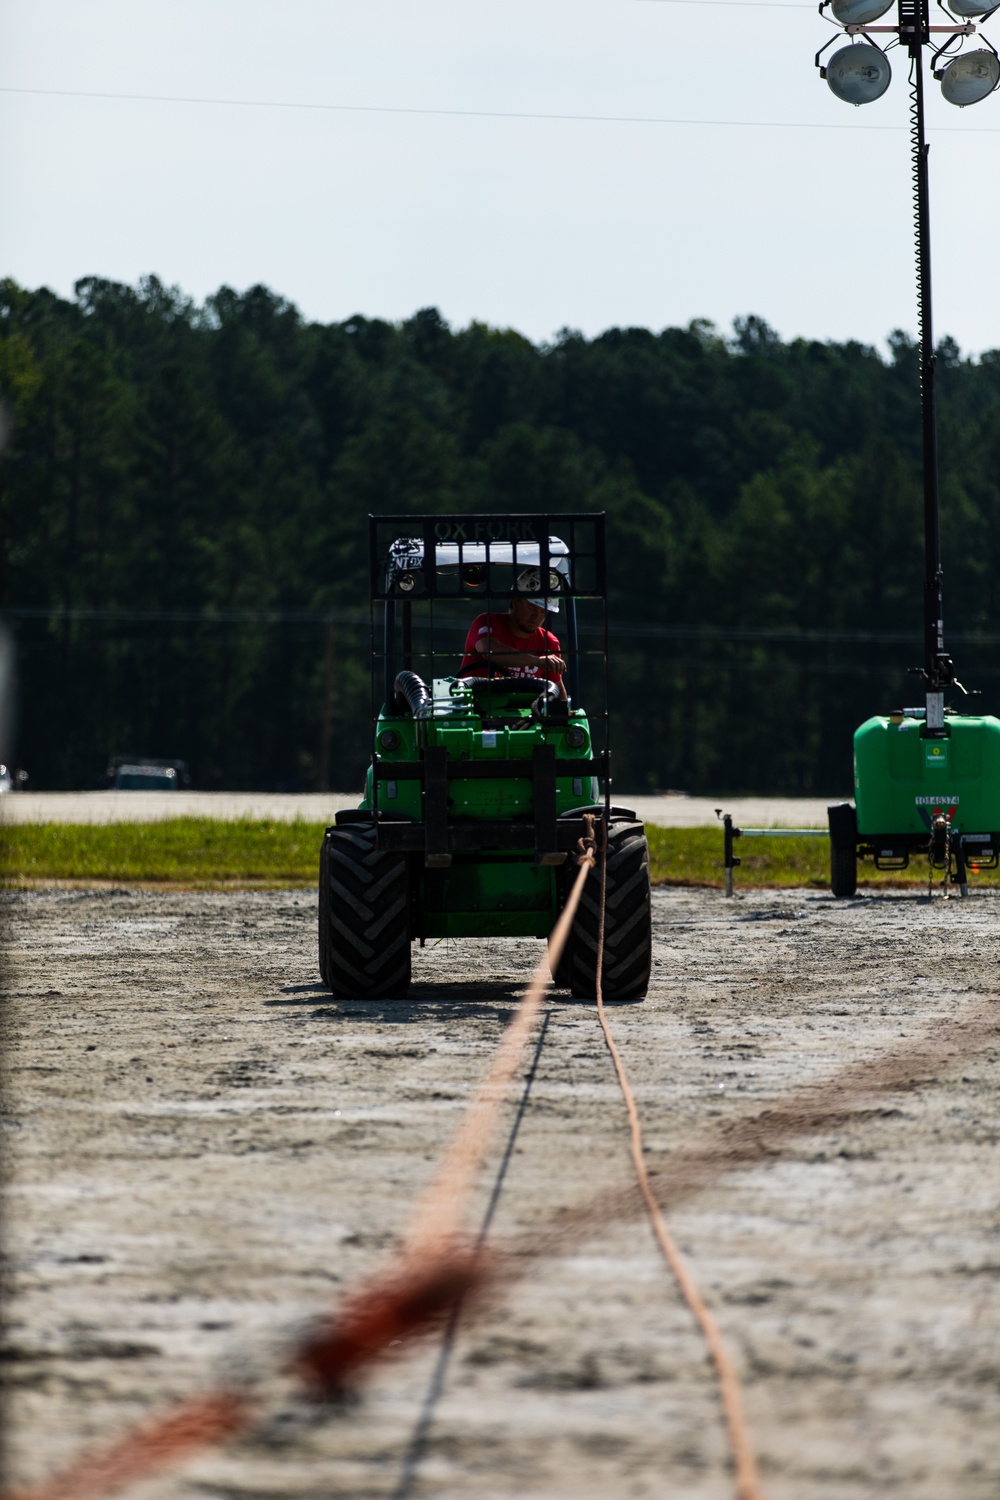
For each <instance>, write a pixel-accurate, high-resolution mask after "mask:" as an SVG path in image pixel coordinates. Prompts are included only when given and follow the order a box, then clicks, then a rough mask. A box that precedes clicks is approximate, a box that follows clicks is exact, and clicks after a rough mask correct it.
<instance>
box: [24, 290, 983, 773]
mask: <svg viewBox="0 0 1000 1500" xmlns="http://www.w3.org/2000/svg"><path fill="white" fill-rule="evenodd" d="M75 291H76V295H75V300H73V301H67V300H64V299H61V298H59V297H57V296H55V295H53V294H52V293H51V292H49V291H47V290H44V289H42V290H38V291H28V290H25V289H23V288H21V287H19V286H18V285H16V284H15V283H13V282H11V281H6V282H2V283H0V402H2V424H3V433H4V438H5V451H4V454H3V457H2V460H0V462H2V477H0V507H2V523H0V536H2V558H0V570H2V571H0V612H2V613H3V615H4V617H5V618H6V619H7V621H8V624H9V626H10V629H11V630H12V632H13V634H14V637H15V641H16V644H17V651H18V663H19V665H18V671H19V678H20V704H21V709H20V738H19V746H18V760H19V762H20V763H21V764H22V765H24V766H25V767H26V768H27V769H28V771H29V773H30V775H31V783H30V784H31V785H32V786H33V787H35V788H38V789H42V788H55V787H85V786H97V785H100V784H101V782H102V775H103V770H104V766H105V763H106V761H107V758H108V756H109V755H111V754H114V753H130V754H145V755H158V756H179V757H183V758H184V759H185V760H186V761H187V762H188V764H189V766H190V768H191V773H192V779H193V784H194V785H195V786H197V787H201V788H212V787H227V788H255V789H267V788H278V787H287V788H296V789H303V790H308V789H315V788H323V787H336V788H343V787H350V786H353V785H356V784H357V783H358V782H359V779H360V775H361V771H362V767H363V765H364V762H365V760H366V756H367V737H368V733H369V727H368V726H369V695H368V660H369V632H368V605H367V576H366V554H365V549H366V544H367V528H366V516H367V515H368V513H370V512H373V513H380V512H381V513H388V512H407V513H409V512H413V513H416V512H422V511H433V512H438V511H441V512H446V511H508V512H510V511H513V512H537V511H581V510H596V511H604V512H606V513H607V517H608V545H609V569H610V579H611V601H610V608H611V616H612V621H613V630H612V651H613V662H612V669H613V684H614V694H613V699H612V709H613V719H614V749H615V760H616V765H617V772H618V775H617V784H618V787H619V790H621V791H627V790H633V791H639V790H646V789H650V788H654V787H664V788H666V787H669V788H677V789H684V790H687V791H691V792H707V791H711V792H720V793H721V792H730V793H732V792H735V791H738V790H751V789H752V790H758V791H766V790H771V791H786V792H807V791H810V792H816V793H820V794H825V793H842V792H844V791H846V790H847V789H848V788H849V786H850V745H851V733H852V730H853V728H854V726H855V725H856V724H857V723H858V722H860V720H861V719H863V718H865V717H866V716H867V715H868V714H870V713H873V712H878V711H880V710H885V709H887V708H889V707H891V706H893V705H897V704H901V703H902V702H903V701H904V700H905V701H906V702H911V701H914V700H915V699H916V701H919V695H920V685H919V683H918V682H917V681H916V679H914V678H911V677H907V675H906V669H907V668H908V667H911V666H913V665H915V664H919V662H920V661H921V658H922V650H921V644H920V608H921V577H922V506H921V480H920V448H919V441H920V429H919V412H918V378H917V352H916V348H915V346H914V344H913V343H912V342H911V341H910V340H909V339H908V338H907V337H906V336H905V335H903V334H895V335H893V336H892V337H891V338H890V340H889V351H890V352H889V355H888V357H883V356H882V355H880V354H879V353H878V352H877V351H876V350H875V349H874V348H869V347H866V346H863V345H861V344H857V343H844V344H836V343H815V342H808V341H805V340H795V341H793V342H790V343H785V342H783V341H782V340H781V339H780V338H779V337H778V336H777V335H776V334H775V333H774V331H773V330H772V329H770V328H769V327H768V325H767V324H766V323H765V322H764V321H763V320H761V319H760V318H756V317H747V318H745V319H740V320H737V322H736V324H735V325H734V329H733V331H732V333H731V334H729V335H723V334H722V333H720V332H719V331H718V330H717V329H716V328H715V327H714V326H712V325H711V324H708V323H704V322H695V323H693V324H691V325H690V326H689V327H687V328H667V329H664V330H663V331H662V332H659V333H653V332H650V331H648V330H646V329H642V328H615V329H610V330H608V331H607V332H606V333H603V334H601V335H600V336H599V337H597V338H593V339H587V338H584V337H583V336H582V335H580V334H578V333H575V332H573V331H572V330H565V331H563V333H561V334H560V335H559V336H558V337H557V338H556V339H555V340H554V341H553V342H552V343H551V344H545V345H541V346H536V345H534V344H532V343H530V342H529V341H528V340H527V339H525V338H523V337H521V336H520V335H519V334H517V333H516V332H513V331H511V330H506V329H496V328H490V327H487V326H485V325H481V324H477V323H474V324H471V325H470V326H469V327H467V328H464V329H458V330H454V329H451V328H450V327H449V326H448V325H447V324H446V323H445V322H444V321H443V320H442V318H441V317H440V316H439V314H438V313H437V312H436V311H434V310H433V309H425V310H424V311H422V312H418V313H417V314H416V315H415V316H414V317H412V318H410V319H409V320H408V321H406V322H404V323H402V324H392V323H387V322H382V321H379V320H378V319H372V318H364V317H360V316H358V317H352V318H349V319H348V320H347V321H345V322H342V323H334V324H331V325H321V324H315V323H309V322H307V321H306V320H304V319H303V318H302V317H301V315H300V314H299V313H298V311H297V310H296V309H295V307H293V306H292V305H290V304H289V303H288V302H286V301H284V300H282V299H281V298H280V297H279V296H276V295H275V294H274V293H273V292H271V291H269V290H268V289H267V288H265V287H263V286H257V287H253V288H251V289H250V290H249V291H247V292H245V293H237V292H235V291H232V290H231V289H229V288H227V287H224V288H222V289H221V290H220V291H219V292H217V293H216V294H215V295H214V296H212V297H209V298H208V299H207V301H206V302H205V304H204V305H203V306H197V305H195V304H194V303H193V302H191V301H190V300H189V299H187V298H185V297H184V296H183V295H182V294H181V293H180V292H179V291H178V290H177V289H174V288H167V287H165V286H163V285H162V284H161V283H160V282H159V281H158V280H156V279H155V278H153V277H149V278H147V279H146V280H144V281H143V282H141V283H140V285H139V286H138V287H135V288H133V287H128V286H123V285H119V284H116V283H113V282H108V281H103V280H100V279H98V278H96V277H89V278H87V279H85V280H83V281H80V282H79V283H78V284H77V286H76V289H75ZM938 371H939V404H940V419H941V431H940V447H941V490H942V506H943V521H942V539H943V552H944V562H945V616H946V626H947V644H948V645H949V646H950V648H951V649H952V654H953V655H954V656H955V658H956V662H957V664H958V667H959V675H960V676H961V677H962V679H963V681H965V682H966V683H967V684H968V685H970V686H974V687H978V688H981V689H982V697H981V698H980V699H977V700H974V701H975V703H976V705H977V707H978V708H980V709H981V710H982V711H996V710H997V709H998V708H1000V670H998V668H997V667H996V666H994V664H993V660H994V650H993V647H994V646H995V645H996V643H997V642H998V641H1000V635H998V634H997V633H996V620H997V611H998V605H1000V599H998V580H1000V503H998V501H1000V490H998V485H1000V478H998V476H1000V352H996V353H991V354H986V355H984V356H982V358H980V359H979V360H977V361H973V360H968V359H963V358H962V357H961V354H960V351H959V350H958V348H957V347H956V346H955V345H954V344H953V343H952V342H951V341H949V340H945V341H944V342H943V343H942V344H941V346H940V348H939V351H938Z"/></svg>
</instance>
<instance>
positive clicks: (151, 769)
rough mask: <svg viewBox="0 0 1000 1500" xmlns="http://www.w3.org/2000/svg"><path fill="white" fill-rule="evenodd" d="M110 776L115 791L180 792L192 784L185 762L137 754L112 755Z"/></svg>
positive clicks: (109, 766)
mask: <svg viewBox="0 0 1000 1500" xmlns="http://www.w3.org/2000/svg"><path fill="white" fill-rule="evenodd" d="M107 777H108V788H109V790H110V791H114V792H179V791H180V790H181V788H182V787H185V786H190V784H191V777H190V776H189V775H188V768H187V766H186V764H185V763H184V761H182V760H153V759H152V758H151V757H149V756H138V755H115V756H112V758H111V760H110V761H109V763H108V770H107Z"/></svg>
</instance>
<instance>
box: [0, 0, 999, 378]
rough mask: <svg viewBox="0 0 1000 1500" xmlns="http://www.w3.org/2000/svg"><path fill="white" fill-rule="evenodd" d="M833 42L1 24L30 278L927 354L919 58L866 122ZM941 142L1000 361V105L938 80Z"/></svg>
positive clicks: (197, 20) (307, 309) (516, 2)
mask: <svg viewBox="0 0 1000 1500" xmlns="http://www.w3.org/2000/svg"><path fill="white" fill-rule="evenodd" d="M884 19H885V20H886V21H888V20H890V19H891V14H890V16H886V17H885V18H884ZM985 30H986V32H987V34H988V35H990V37H991V40H993V41H994V42H996V43H998V44H1000V16H998V17H997V18H995V19H994V21H993V22H987V25H986V27H985ZM832 34H833V28H832V27H831V26H830V25H829V24H828V23H827V22H825V21H823V20H822V19H821V18H820V17H819V16H818V14H817V11H816V6H815V5H814V4H811V3H795V0H785V3H784V4H778V3H777V0H772V3H769V4H762V3H751V0H729V3H721V0H422V3H417V0H238V3H237V0H30V3H29V0H0V141H2V148H3V149H2V152H0V203H2V212H0V274H6V275H10V276H13V277H14V278H15V280H17V281H18V282H20V283H21V284H22V285H25V286H28V287H37V286H40V285H47V286H49V287H51V288H52V289H53V290H54V291H57V292H59V293H61V294H63V295H70V294H71V293H72V286H73V282H74V281H75V280H77V279H78V278H79V277H81V276H85V275H98V276H103V277H108V278H110V279H112V280H117V281H124V282H129V283H134V282H135V281H136V280H137V279H138V278H139V277H140V276H142V275H144V274H147V273H150V272H152V273H155V274H156V275H157V276H159V277H160V278H161V279H162V280H163V281H165V282H167V283H169V284H177V285H179V286H180V287H181V288H182V289H183V290H184V291H185V292H187V293H188V294H190V295H191V296H193V297H195V298H196V299H197V300H199V301H200V300H201V299H202V298H204V297H205V296H206V295H208V294H209V293H211V292H213V291H215V290H216V289H217V288H218V287H219V286H220V285H222V284H223V283H225V284H228V285H230V286H233V287H236V288H238V289H241V290H242V289H244V288H246V287H248V286H250V285H252V284H254V283H255V282H264V283H265V284H266V285H268V286H269V287H271V288H272V289H273V290H274V291H275V292H278V293H280V294H281V295H283V296H285V297H287V298H288V299H289V300H290V301H292V302H294V303H295V304H296V305H297V306H298V307H299V308H300V310H301V311H302V313H303V314H304V315H305V316H306V317H308V318H310V319H316V320H319V321H322V322H330V321H333V320H338V319H342V318H346V317H348V316H350V315H351V314H352V313H357V312H360V313H363V314H365V315H366V316H369V317H382V318H387V319H391V320H398V319H401V318H405V317H407V316H409V315H410V314H412V313H413V312H415V311H416V310H417V309H418V308H421V307H428V306H436V307H438V308H440V310H441V312H442V313H443V315H444V316H445V317H446V318H447V319H448V321H449V322H450V323H451V324H452V325H453V326H464V325H465V324H466V323H468V322H469V321H471V320H473V319H478V320H480V321H483V322H487V323H490V324H493V325H497V326H504V327H513V328H517V329H519V330H520V331H521V332H523V333H524V334H526V335H527V336H528V337H530V338H531V339H533V340H535V341H542V340H546V339H550V338H551V337H552V336H553V335H554V334H555V333H556V332H557V331H558V330H559V329H560V328H562V327H571V328H577V329H580V330H581V331H582V332H584V333H586V334H587V335H588V336H592V335H594V334H597V333H599V332H601V330H603V329H605V328H607V327H610V326H614V325H619V326H627V325H641V326H643V327H649V328H653V329H660V328H662V327H664V326H667V325H684V324H686V323H688V322H689V321H690V320H691V319H692V318H708V319H711V320H712V321H714V322H715V323H716V324H718V325H719V327H720V329H721V330H722V331H723V332H726V331H728V330H729V327H730V324H731V322H732V319H733V318H734V317H735V316H738V315H740V314H746V313H757V314H759V315H760V316H762V317H764V318H766V319H767V321H768V322H769V323H771V324H772V325H773V326H774V327H775V328H776V329H777V331H778V332H779V333H780V334H781V335H782V336H783V337H784V338H791V337H794V336H797V335H802V336H806V337H811V338H819V339H837V340H842V339H847V338H856V339H860V340H862V341H864V342H867V343H875V344H879V345H881V344H882V343H883V341H884V339H885V337H886V335H887V334H888V333H889V332H890V331H891V330H892V329H893V328H896V327H902V328H904V329H906V330H908V331H909V332H911V333H914V332H915V329H916V312H915V290H914V273H913V238H912V219H911V206H910V166H909V142H908V136H907V105H908V88H907V82H906V67H907V60H906V58H905V57H904V56H903V55H902V54H901V53H899V52H894V53H892V54H891V60H892V63H893V81H892V84H891V85H890V88H889V90H888V92H887V93H886V94H885V95H884V96H883V98H882V99H881V100H879V101H878V102H877V103H875V104H872V105H868V106H866V107H864V108H863V109H853V108H851V107H850V106H848V105H845V104H843V103H841V102H840V101H839V100H837V99H835V98H834V96H833V94H832V93H831V92H830V91H829V89H828V88H827V86H826V84H825V83H823V82H822V81H821V80H820V78H819V75H818V73H817V72H816V70H815V68H814V66H813V56H814V54H815V52H816V51H817V50H818V48H819V47H820V46H821V45H822V44H823V43H824V42H826V41H827V40H828V38H829V37H830V36H831V35H832ZM971 45H976V44H975V43H972V44H971ZM832 50H835V47H834V48H832V49H831V51H832ZM46 90H48V91H50V92H48V93H46V92H44V91H46ZM13 91H23V92H13ZM93 95H105V96H114V95H132V96H160V97H159V98H158V99H151V98H149V97H133V98H129V99H125V98H120V97H89V96H93ZM183 100H208V101H222V102H207V103H198V102H169V101H183ZM225 101H253V102H251V103H239V102H225ZM303 105H312V106H325V107H324V108H302V107H301V106H303ZM449 111H453V112H454V113H449ZM518 115H522V116H523V115H529V116H536V117H537V116H553V115H562V116H577V117H580V116H603V117H608V116H614V117H622V116H626V117H631V118H629V119H621V118H618V119H608V118H603V119H593V118H591V119H584V118H575V119H551V118H516V117H515V116H518ZM652 119H655V120H657V121H660V122H669V123H644V122H643V121H644V120H645V121H649V120H652ZM696 122H702V123H696ZM704 122H711V123H704ZM928 123H929V132H930V137H931V141H932V149H931V156H930V163H931V195H932V224H933V250H934V276H935V280H934V289H935V333H936V335H937V336H938V337H940V336H942V335H943V334H945V333H949V334H951V335H952V336H953V337H954V338H955V339H956V340H957V341H958V343H959V344H960V346H961V347H962V349H963V351H964V352H966V353H978V352H981V351H982V350H984V349H991V348H992V349H996V348H1000V293H998V286H997V271H996V259H997V257H996V247H997V244H998V243H1000V194H998V191H997V189H998V184H1000V93H997V94H994V95H993V96H991V97H990V98H989V99H987V100H986V101H984V102H983V103H981V104H979V105H976V106H974V107H973V108H970V109H967V110H958V109H955V108H954V107H953V106H951V105H949V104H948V103H946V102H945V101H944V100H943V99H942V97H941V94H940V90H939V88H938V86H937V84H935V83H933V82H929V83H928Z"/></svg>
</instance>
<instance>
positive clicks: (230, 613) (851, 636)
mask: <svg viewBox="0 0 1000 1500" xmlns="http://www.w3.org/2000/svg"><path fill="white" fill-rule="evenodd" d="M0 614H2V617H3V618H4V619H7V620H41V621H46V622H49V623H54V622H60V621H63V622H69V623H73V622H75V621H80V622H81V623H84V622H89V621H106V622H108V623H122V624H126V623H131V624H137V625H141V624H150V625H161V624H163V625H364V626H368V625H369V623H370V617H369V614H368V611H367V610H362V609H337V608H330V609H323V608H303V609H291V608H275V609H212V610H206V609H198V608H195V607H191V608H178V609H131V608H127V607H125V608H107V609H90V608H79V609H78V608H73V607H69V608H65V607H63V606H60V605H44V604H43V605H14V606H12V607H11V608H9V609H5V610H3V611H0ZM580 634H581V635H601V634H603V627H600V626H596V625H593V626H592V625H587V624H586V623H581V625H580ZM615 635H616V636H618V635H621V636H629V637H631V638H633V639H646V640H661V641H667V640H677V641H760V642H765V643H771V644H773V645H781V646H835V645H841V646H859V645H860V646H864V645H895V646H907V645H911V646H912V645H917V644H919V642H920V641H921V640H922V639H923V637H922V635H921V633H920V631H919V630H819V629H817V630H812V629H809V628H808V627H806V628H804V629H802V630H794V629H790V628H788V627H787V626H771V625H741V626H726V625H683V624H678V625H665V624H659V623H657V622H656V621H652V620H619V621H616V622H615ZM950 639H951V640H953V641H957V642H960V643H961V644H962V645H967V646H997V645H1000V632H998V631H987V630H984V631H965V632H958V631H952V632H951V635H950Z"/></svg>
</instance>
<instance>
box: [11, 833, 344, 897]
mask: <svg viewBox="0 0 1000 1500" xmlns="http://www.w3.org/2000/svg"><path fill="white" fill-rule="evenodd" d="M324 827H325V825H324V824H323V823H281V822H273V821H251V820H249V819H247V820H241V821H236V822H228V821H226V822H224V821H223V820H221V819H217V818H167V819H164V821H163V822H159V823H22V824H12V825H7V826H5V827H4V829H3V836H2V845H3V871H4V877H5V881H6V883H7V884H8V885H18V884H22V883H30V884H37V883H38V882H40V881H45V880H57V881H63V880H68V881H74V882H79V881H86V880H99V881H102V882H103V881H109V880H110V881H122V882H129V881H136V882H141V883H142V884H147V883H148V884H156V883H159V882H161V881H162V882H169V883H171V884H182V885H189V886H196V887H197V886H207V887H211V886H213V885H220V884H225V885H239V884H241V883H244V882H245V883H247V884H251V885H255V886H257V885H261V884H263V885H267V886H271V887H276V888H280V887H282V886H302V885H307V886H310V885H315V883H316V878H317V873H318V870H319V846H320V844H321V842H322V839H323V831H324Z"/></svg>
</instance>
